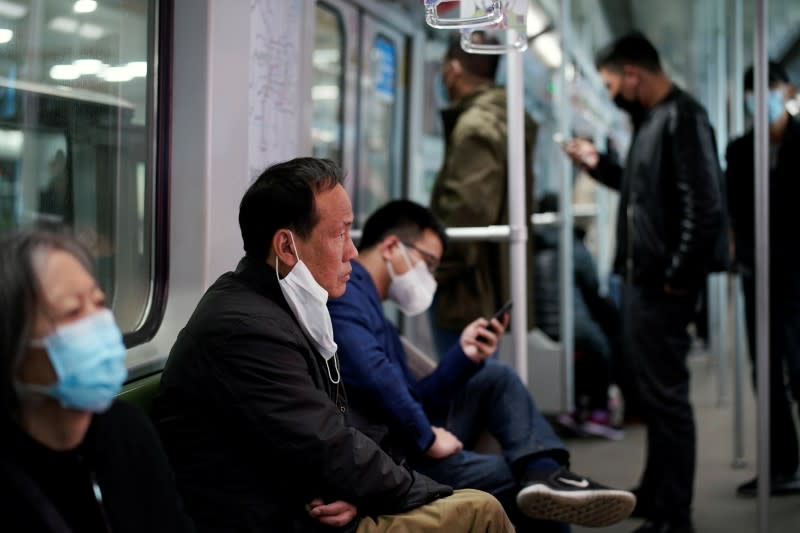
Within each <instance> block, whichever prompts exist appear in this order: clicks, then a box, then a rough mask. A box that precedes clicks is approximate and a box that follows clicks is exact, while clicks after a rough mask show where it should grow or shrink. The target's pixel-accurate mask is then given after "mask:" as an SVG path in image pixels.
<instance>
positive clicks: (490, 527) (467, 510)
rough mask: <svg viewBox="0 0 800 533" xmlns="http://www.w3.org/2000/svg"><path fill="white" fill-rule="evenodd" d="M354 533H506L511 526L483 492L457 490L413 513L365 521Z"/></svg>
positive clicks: (503, 513)
mask: <svg viewBox="0 0 800 533" xmlns="http://www.w3.org/2000/svg"><path fill="white" fill-rule="evenodd" d="M356 531H357V533H428V532H434V531H436V532H439V531H444V532H446V533H451V532H452V533H467V532H469V533H508V532H513V531H514V526H513V525H511V521H510V520H509V519H508V516H506V513H505V511H504V510H503V506H502V505H500V502H499V501H497V499H496V498H495V497H494V496H492V495H491V494H488V493H486V492H481V491H479V490H473V489H463V490H457V491H455V492H454V493H453V495H452V496H448V497H447V498H441V499H439V500H436V501H433V502H431V503H429V504H427V505H423V506H422V507H418V508H417V509H414V510H413V511H408V512H406V513H402V514H396V515H384V516H378V517H376V518H371V517H364V518H362V519H361V521H360V522H359V523H358V529H357V530H356Z"/></svg>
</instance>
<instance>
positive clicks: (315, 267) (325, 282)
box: [295, 185, 358, 298]
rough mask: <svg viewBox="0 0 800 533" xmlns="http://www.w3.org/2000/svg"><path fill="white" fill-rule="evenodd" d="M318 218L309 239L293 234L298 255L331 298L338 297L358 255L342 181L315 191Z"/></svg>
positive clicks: (350, 209)
mask: <svg viewBox="0 0 800 533" xmlns="http://www.w3.org/2000/svg"><path fill="white" fill-rule="evenodd" d="M314 200H315V203H316V209H317V213H318V214H319V221H318V222H317V224H316V226H314V229H313V230H312V231H311V235H309V237H308V239H305V240H304V239H300V238H297V236H295V238H296V241H295V242H296V243H297V248H298V251H299V252H300V259H302V260H303V262H304V263H305V264H306V266H307V267H308V270H309V271H311V274H312V275H313V276H314V279H315V280H317V283H319V284H320V285H321V286H322V288H323V289H325V290H326V291H328V296H329V297H330V298H338V297H339V296H341V295H343V294H344V291H345V289H346V288H347V280H349V279H350V271H351V270H352V267H351V266H350V260H351V259H353V258H354V257H356V256H357V255H358V251H357V250H356V247H355V245H354V244H353V241H352V239H350V229H351V228H352V226H353V208H352V206H351V204H350V198H349V197H348V195H347V191H345V190H344V187H342V186H341V185H336V187H334V188H333V189H330V190H327V191H322V192H320V193H318V194H317V195H316V196H315V198H314Z"/></svg>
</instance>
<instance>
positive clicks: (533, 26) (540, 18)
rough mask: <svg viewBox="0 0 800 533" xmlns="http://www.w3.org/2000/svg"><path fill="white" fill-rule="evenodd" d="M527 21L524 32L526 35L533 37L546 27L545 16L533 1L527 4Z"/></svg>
mask: <svg viewBox="0 0 800 533" xmlns="http://www.w3.org/2000/svg"><path fill="white" fill-rule="evenodd" d="M527 20H528V22H527V28H526V30H525V33H527V34H528V37H533V36H534V35H537V34H539V33H541V32H542V30H544V29H545V28H546V27H547V16H546V15H545V14H544V12H543V11H542V10H541V9H540V8H539V6H536V5H534V4H533V3H529V4H528V19H527Z"/></svg>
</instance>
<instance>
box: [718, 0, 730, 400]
mask: <svg viewBox="0 0 800 533" xmlns="http://www.w3.org/2000/svg"><path fill="white" fill-rule="evenodd" d="M726 4H727V0H722V1H721V2H715V3H714V9H715V11H714V15H715V17H714V18H715V20H716V24H715V25H714V39H715V41H714V42H715V45H716V56H717V61H716V65H717V72H716V76H715V78H716V82H715V85H716V89H717V94H716V97H715V98H714V100H715V103H716V107H717V113H716V115H717V116H716V125H715V129H716V132H717V151H718V154H717V156H718V158H719V159H721V160H723V161H724V159H725V146H726V145H727V143H728V109H727V103H728V90H727V86H726V83H725V80H726V79H727V77H728V46H727V43H726V42H725V37H726V29H727V28H726V24H725V22H726V12H727V9H726V8H727V5H726ZM722 201H723V202H724V201H726V199H725V198H723V199H722ZM723 231H727V228H724V229H723ZM714 277H715V278H716V285H717V292H716V299H715V301H714V305H715V306H716V307H717V311H716V314H717V331H716V332H715V333H716V334H717V350H718V352H719V354H718V358H719V366H718V370H719V372H718V376H719V391H718V393H719V396H718V398H717V403H718V405H719V406H720V407H722V406H723V405H725V404H726V403H727V401H728V394H729V392H728V380H729V379H730V376H731V375H730V361H729V356H728V275H727V274H726V273H722V274H715V275H714Z"/></svg>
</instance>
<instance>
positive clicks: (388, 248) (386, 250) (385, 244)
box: [378, 235, 400, 261]
mask: <svg viewBox="0 0 800 533" xmlns="http://www.w3.org/2000/svg"><path fill="white" fill-rule="evenodd" d="M399 243H400V239H398V238H397V235H387V236H386V237H384V238H383V240H382V241H381V242H380V244H379V245H378V251H379V252H380V254H381V257H383V259H384V260H385V261H390V260H391V259H392V251H393V250H394V248H395V247H396V246H397V245H398V244H399Z"/></svg>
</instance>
